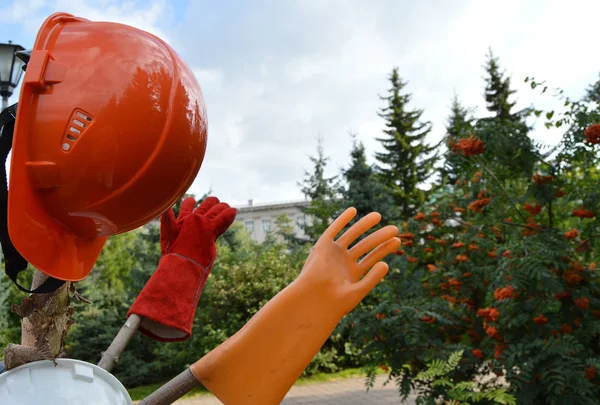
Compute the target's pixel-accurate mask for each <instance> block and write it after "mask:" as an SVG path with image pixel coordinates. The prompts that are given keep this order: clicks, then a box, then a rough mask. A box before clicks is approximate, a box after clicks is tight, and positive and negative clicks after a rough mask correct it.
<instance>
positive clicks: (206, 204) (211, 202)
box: [194, 197, 219, 215]
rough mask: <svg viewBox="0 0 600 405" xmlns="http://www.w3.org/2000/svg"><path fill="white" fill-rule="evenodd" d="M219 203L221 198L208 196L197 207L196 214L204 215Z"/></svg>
mask: <svg viewBox="0 0 600 405" xmlns="http://www.w3.org/2000/svg"><path fill="white" fill-rule="evenodd" d="M218 203H219V199H218V198H217V197H206V198H205V199H204V201H202V203H201V204H200V205H199V206H198V208H196V210H195V211H194V214H199V215H204V214H206V213H207V212H208V211H209V210H210V209H211V208H212V207H213V206H215V205H217V204H218Z"/></svg>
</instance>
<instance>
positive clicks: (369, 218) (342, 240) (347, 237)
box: [337, 212, 381, 249]
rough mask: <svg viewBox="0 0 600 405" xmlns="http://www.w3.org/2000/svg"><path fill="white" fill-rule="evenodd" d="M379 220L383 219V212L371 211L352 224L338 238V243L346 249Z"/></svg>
mask: <svg viewBox="0 0 600 405" xmlns="http://www.w3.org/2000/svg"><path fill="white" fill-rule="evenodd" d="M379 221H381V214H379V213H378V212H371V213H370V214H369V215H366V216H364V217H362V218H361V219H360V220H359V221H358V222H357V223H355V224H354V225H352V226H351V227H350V229H348V230H347V231H346V232H344V234H343V235H342V236H340V237H339V239H338V240H337V243H338V244H339V245H340V246H342V247H344V248H345V249H346V248H348V246H350V245H351V244H352V242H354V241H355V240H356V239H358V238H359V237H360V235H362V234H363V233H365V232H366V231H368V230H369V229H371V228H373V227H374V226H375V225H377V224H378V223H379Z"/></svg>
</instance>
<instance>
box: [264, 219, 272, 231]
mask: <svg viewBox="0 0 600 405" xmlns="http://www.w3.org/2000/svg"><path fill="white" fill-rule="evenodd" d="M262 229H263V231H264V232H269V231H270V230H271V220H270V219H263V220H262Z"/></svg>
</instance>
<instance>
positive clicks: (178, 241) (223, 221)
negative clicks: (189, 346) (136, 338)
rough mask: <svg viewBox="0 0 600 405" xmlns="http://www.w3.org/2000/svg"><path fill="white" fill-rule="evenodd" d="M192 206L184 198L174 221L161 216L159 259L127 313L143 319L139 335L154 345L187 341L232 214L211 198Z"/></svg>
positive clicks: (171, 215) (169, 214)
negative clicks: (141, 334)
mask: <svg viewBox="0 0 600 405" xmlns="http://www.w3.org/2000/svg"><path fill="white" fill-rule="evenodd" d="M195 205H196V201H195V200H194V199H193V198H191V197H190V198H186V199H185V200H184V201H183V202H182V203H181V209H180V211H179V216H178V217H177V218H175V214H174V213H173V210H172V209H169V210H168V211H167V212H166V213H164V214H163V215H162V216H161V224H160V245H161V251H162V255H163V256H162V258H161V260H160V262H159V264H158V268H157V269H156V271H155V272H154V274H153V275H152V277H150V280H148V282H147V283H146V285H145V286H144V288H143V289H142V291H141V293H140V295H139V296H138V297H137V299H136V300H135V302H134V303H133V305H132V306H131V309H130V310H129V312H128V313H127V316H128V317H129V315H131V314H137V315H140V316H141V317H143V320H142V321H141V323H140V326H139V331H140V332H142V333H143V334H144V335H146V336H148V337H150V338H152V339H154V340H158V341H162V342H177V341H182V340H186V339H188V338H189V337H190V336H191V334H192V322H193V320H194V314H195V313H196V308H197V306H198V300H199V299H200V295H201V294H202V290H203V289H204V284H205V283H206V279H207V278H208V275H209V273H210V271H211V269H212V265H213V263H214V260H215V258H216V256H217V246H216V241H217V239H218V238H219V236H221V235H222V234H223V233H224V232H225V231H226V230H227V228H229V226H231V224H232V223H233V221H234V220H235V216H236V214H237V210H236V209H234V208H231V207H230V206H229V205H227V204H226V203H223V202H219V200H218V199H217V198H216V197H208V198H206V199H205V200H204V201H203V202H202V203H201V204H200V206H198V208H196V209H194V206H195Z"/></svg>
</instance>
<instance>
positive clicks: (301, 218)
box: [296, 215, 306, 228]
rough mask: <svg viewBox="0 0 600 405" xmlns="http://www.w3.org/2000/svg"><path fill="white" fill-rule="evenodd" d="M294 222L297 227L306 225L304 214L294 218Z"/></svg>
mask: <svg viewBox="0 0 600 405" xmlns="http://www.w3.org/2000/svg"><path fill="white" fill-rule="evenodd" d="M296 224H297V225H298V227H299V228H302V227H304V226H305V225H306V216H305V215H300V216H299V217H298V218H297V219H296Z"/></svg>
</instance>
